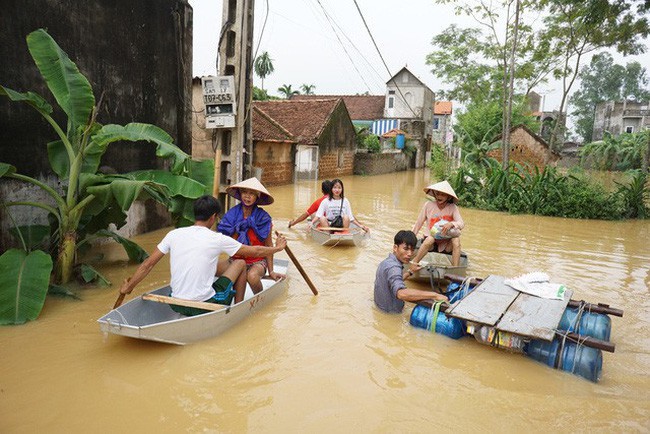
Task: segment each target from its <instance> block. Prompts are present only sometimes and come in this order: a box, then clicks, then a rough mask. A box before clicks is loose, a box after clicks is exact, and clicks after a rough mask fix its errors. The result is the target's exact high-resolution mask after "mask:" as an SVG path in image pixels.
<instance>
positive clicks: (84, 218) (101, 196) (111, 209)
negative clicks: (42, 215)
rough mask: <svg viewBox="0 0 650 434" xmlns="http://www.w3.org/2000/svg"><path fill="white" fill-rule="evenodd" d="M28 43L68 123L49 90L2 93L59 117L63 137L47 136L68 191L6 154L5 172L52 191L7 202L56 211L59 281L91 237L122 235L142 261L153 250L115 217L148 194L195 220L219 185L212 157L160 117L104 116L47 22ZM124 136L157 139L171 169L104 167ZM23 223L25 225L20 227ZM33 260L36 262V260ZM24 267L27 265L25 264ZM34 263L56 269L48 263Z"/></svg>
mask: <svg viewBox="0 0 650 434" xmlns="http://www.w3.org/2000/svg"><path fill="white" fill-rule="evenodd" d="M27 46H28V48H29V51H30V54H31V56H32V58H33V59H34V62H35V64H36V66H37V67H38V69H39V71H40V73H41V75H42V76H43V78H44V79H45V82H46V84H47V87H48V88H49V90H50V92H51V93H52V95H53V96H54V99H55V100H56V102H57V104H58V106H59V107H60V108H61V110H62V111H63V113H65V115H66V117H67V122H66V128H65V130H64V128H62V127H61V126H60V125H59V124H58V123H57V122H56V121H55V120H54V119H53V117H52V113H53V111H54V110H53V107H52V106H51V105H50V104H49V103H48V102H47V101H46V100H45V98H43V97H42V96H40V95H38V94H36V93H34V92H18V91H15V90H12V89H9V88H7V87H5V86H2V85H0V96H6V97H8V98H9V99H10V100H11V101H15V102H21V103H25V104H28V105H29V106H31V107H32V108H33V109H35V110H36V111H37V112H39V113H40V114H41V116H42V117H43V119H44V120H45V121H46V122H47V123H49V124H50V125H51V127H52V129H53V130H54V132H55V133H56V140H55V141H52V142H50V143H48V144H47V153H48V158H49V161H50V165H51V167H52V170H53V172H54V173H55V174H56V175H57V176H58V178H59V180H60V182H61V185H62V186H63V190H64V191H63V193H61V194H60V193H59V192H57V191H56V189H54V188H52V187H51V186H50V185H48V184H46V183H44V182H41V181H40V180H38V179H35V178H32V177H29V176H25V175H22V174H20V173H18V172H17V170H16V168H15V167H14V166H12V165H10V164H6V163H2V162H0V178H9V179H14V180H18V181H23V182H26V183H29V184H32V185H35V186H37V187H39V188H40V189H42V190H43V191H44V192H46V193H47V194H48V195H49V196H50V197H51V199H52V201H51V202H50V203H40V202H35V201H29V200H23V201H14V202H7V203H5V204H4V206H6V207H11V206H33V207H37V208H41V209H43V210H45V211H47V212H48V215H49V216H50V221H51V222H52V228H53V229H52V231H51V234H50V243H51V245H52V256H53V259H54V261H53V263H54V276H53V277H54V279H53V280H54V282H55V283H56V284H65V283H67V282H69V281H70V279H71V277H72V275H73V267H74V266H75V260H76V253H77V246H78V244H82V245H83V244H86V243H87V241H89V240H91V239H93V238H96V237H111V238H113V239H115V240H116V241H118V242H119V243H121V244H122V245H123V246H124V248H125V250H126V251H127V254H128V255H129V258H130V259H132V260H139V261H142V260H143V259H144V258H145V257H146V253H145V252H144V251H143V250H142V249H141V248H140V247H139V246H137V244H135V243H133V242H131V241H129V240H126V239H124V238H122V237H120V236H119V235H118V234H116V233H114V232H112V231H109V230H108V227H109V225H110V224H111V223H112V224H114V225H115V226H116V227H117V228H120V227H121V226H123V225H124V224H125V223H126V212H127V211H128V209H129V208H130V207H131V205H132V204H133V202H134V201H136V200H146V199H154V200H156V201H158V202H160V203H162V204H165V205H166V206H167V207H168V208H169V209H170V210H171V211H172V212H173V213H174V215H175V216H176V219H177V223H178V224H184V223H186V222H187V221H191V220H192V215H191V208H190V207H189V206H188V203H191V202H192V201H193V199H195V198H197V197H199V196H201V195H202V194H205V193H207V192H209V191H210V190H211V182H212V181H211V180H212V171H211V170H212V167H211V164H210V163H211V162H210V161H205V162H198V161H193V160H191V158H190V157H189V156H188V155H187V154H186V153H185V152H183V151H182V150H181V149H180V148H178V147H177V146H176V145H174V143H173V140H172V138H171V136H169V134H167V133H166V132H165V131H163V130H162V129H160V128H158V127H156V126H154V125H150V124H142V123H130V124H127V125H123V126H122V125H113V124H110V125H101V124H99V123H98V122H97V120H96V117H97V112H98V109H97V106H96V101H95V97H94V94H93V90H92V88H91V86H90V83H89V82H88V80H87V79H86V77H85V76H84V75H83V74H82V73H81V72H79V70H78V68H77V66H76V65H75V63H74V62H72V61H71V60H70V59H69V57H68V56H67V54H66V53H65V52H64V51H63V50H62V49H61V47H59V45H58V44H57V43H56V41H54V39H53V38H52V37H51V36H50V35H49V34H48V33H47V32H46V31H45V30H43V29H39V30H36V31H34V32H32V33H30V34H29V35H28V36H27ZM118 141H130V142H149V143H153V144H154V145H155V146H156V155H157V156H158V157H161V158H165V159H168V160H169V161H170V163H171V164H170V171H164V170H147V171H138V172H133V173H126V174H103V173H100V172H99V171H98V170H99V167H100V161H101V158H102V156H103V155H104V153H105V152H106V150H107V148H108V146H109V145H110V144H111V143H114V142H118ZM15 229H16V230H18V231H20V228H15ZM3 256H4V255H3ZM11 258H12V259H11V263H13V262H15V261H17V260H18V259H16V258H20V257H19V256H16V255H15V253H12V254H11ZM25 264H26V265H25V266H29V263H28V262H25ZM22 270H23V271H25V270H24V267H23V268H22ZM14 271H15V270H13V268H12V267H5V268H2V269H0V273H5V274H6V273H13V272H14ZM29 271H30V272H33V273H41V274H42V273H43V272H47V273H48V274H49V271H47V270H46V269H45V268H43V267H41V268H37V269H33V270H29ZM14 289H15V290H16V291H18V289H17V288H14ZM45 291H47V287H46V288H45ZM0 302H2V298H1V297H0Z"/></svg>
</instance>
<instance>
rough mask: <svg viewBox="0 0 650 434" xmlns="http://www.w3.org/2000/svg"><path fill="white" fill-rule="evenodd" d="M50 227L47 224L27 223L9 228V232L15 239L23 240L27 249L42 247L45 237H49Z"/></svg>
mask: <svg viewBox="0 0 650 434" xmlns="http://www.w3.org/2000/svg"><path fill="white" fill-rule="evenodd" d="M50 232H51V231H50V227H49V226H47V225H27V226H18V227H13V228H11V229H9V233H10V234H11V235H13V237H14V238H15V239H16V240H19V241H20V240H21V239H22V240H24V241H25V247H26V248H27V249H28V250H32V249H34V248H38V247H42V245H43V244H45V241H46V239H48V238H49V237H50Z"/></svg>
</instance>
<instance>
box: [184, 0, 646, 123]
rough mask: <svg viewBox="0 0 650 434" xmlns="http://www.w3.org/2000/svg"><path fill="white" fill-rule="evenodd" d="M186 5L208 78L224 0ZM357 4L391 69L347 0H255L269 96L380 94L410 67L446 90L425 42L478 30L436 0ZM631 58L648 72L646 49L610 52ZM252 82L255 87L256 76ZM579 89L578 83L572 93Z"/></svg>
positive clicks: (197, 61) (549, 88)
mask: <svg viewBox="0 0 650 434" xmlns="http://www.w3.org/2000/svg"><path fill="white" fill-rule="evenodd" d="M189 2H190V4H191V5H192V8H193V9H194V54H193V56H194V62H193V63H194V65H193V71H194V75H195V76H202V75H214V74H215V73H216V67H215V60H216V51H217V41H218V37H219V31H220V29H221V12H222V2H221V1H217V0H189ZM357 3H358V4H359V7H360V9H361V12H362V13H363V16H364V17H365V20H366V22H367V24H368V27H369V28H370V32H371V34H372V36H373V37H374V39H375V42H376V43H377V46H378V47H379V51H380V52H381V55H382V56H383V58H384V60H385V61H386V65H387V66H388V70H389V71H390V74H389V72H388V71H387V69H386V66H384V64H383V62H382V60H381V58H380V57H379V54H378V53H377V50H376V49H375V47H374V46H373V43H372V40H371V39H370V35H369V34H368V31H367V30H366V28H365V26H364V24H363V21H362V20H361V17H360V15H359V13H358V11H357V9H356V7H355V4H354V2H353V1H352V0H320V1H319V0H268V2H267V1H266V0H256V1H255V18H254V20H255V32H254V50H257V53H258V54H259V53H261V52H263V51H268V52H269V55H270V56H271V58H272V59H273V66H274V68H275V71H274V72H273V74H271V75H270V76H268V77H267V78H266V79H265V80H264V88H265V89H266V90H267V91H268V92H269V94H271V95H277V96H279V94H278V92H277V88H278V87H280V86H282V85H283V84H290V85H291V86H292V87H293V89H299V88H300V85H302V84H313V85H315V86H316V88H315V93H316V94H352V95H354V94H356V93H364V92H366V91H369V92H370V93H371V94H374V95H383V94H384V93H385V83H386V81H388V79H389V78H390V76H391V75H392V74H395V73H396V72H397V71H399V70H400V69H401V68H402V67H403V66H408V68H409V70H411V72H413V73H414V74H415V75H416V76H417V77H418V78H419V79H420V80H422V82H424V83H425V84H426V85H427V86H429V87H430V88H431V89H432V90H433V91H434V92H435V91H437V90H440V89H444V88H445V85H444V83H442V82H441V81H440V79H438V78H436V77H435V76H434V75H433V74H432V73H431V67H430V66H429V65H426V63H425V58H426V55H427V54H428V53H430V52H431V51H432V50H433V47H432V45H431V39H432V38H433V36H434V35H436V34H438V33H440V32H441V31H442V30H443V29H445V28H446V27H447V26H449V25H450V24H454V23H455V24H458V25H459V26H462V27H476V25H475V24H474V22H473V21H472V20H471V19H470V18H467V17H465V16H455V15H454V13H453V8H452V6H449V5H439V4H436V3H435V2H434V0H402V1H395V0H357ZM267 5H268V8H267ZM321 5H322V6H321ZM323 8H324V9H325V11H324V10H323ZM267 10H268V18H266V17H267ZM326 14H327V16H329V18H330V19H329V20H328V19H327V18H326ZM265 18H266V25H265V26H264V23H265ZM263 26H264V30H263V31H262V27H263ZM332 27H334V29H335V30H336V33H335V30H333V29H332ZM337 35H338V38H337ZM260 36H261V39H260ZM339 38H340V40H341V41H339ZM343 47H345V49H344V48H343ZM631 60H638V61H640V62H641V63H642V64H643V65H644V66H645V67H646V68H648V69H650V55H649V54H646V55H644V56H637V57H626V58H623V57H621V56H616V61H617V62H618V63H621V64H625V63H627V62H629V61H631ZM585 63H588V61H587V62H585ZM254 81H255V85H256V86H258V87H261V82H260V79H259V78H258V77H257V76H255V78H254ZM561 88H562V85H561V83H559V82H557V83H549V84H546V85H542V86H540V87H539V88H538V89H536V91H537V92H538V93H540V94H547V95H546V98H545V107H544V109H545V110H552V109H556V108H558V107H559V104H560V98H561ZM577 88H578V83H576V84H575V85H574V87H573V90H576V89H577ZM456 108H457V107H456Z"/></svg>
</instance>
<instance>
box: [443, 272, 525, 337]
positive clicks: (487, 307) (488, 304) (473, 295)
mask: <svg viewBox="0 0 650 434" xmlns="http://www.w3.org/2000/svg"><path fill="white" fill-rule="evenodd" d="M504 280H505V278H504V277H502V276H496V275H490V276H488V277H487V278H486V279H485V280H483V282H481V283H480V284H479V285H477V286H476V287H475V288H474V290H473V291H472V292H470V293H469V294H468V295H467V296H465V297H464V298H463V299H462V300H460V301H458V302H456V303H454V304H453V305H452V306H451V307H450V308H449V309H447V312H446V313H447V315H449V316H452V317H455V318H460V319H462V320H465V321H472V322H477V323H481V324H487V325H489V326H495V325H496V324H497V322H498V321H499V319H501V317H502V316H503V314H504V312H505V311H506V310H508V307H509V306H510V305H511V304H512V302H513V301H514V300H515V298H517V296H518V295H519V292H518V291H516V290H514V289H513V288H511V287H509V286H508V285H506V284H504V283H503V281H504Z"/></svg>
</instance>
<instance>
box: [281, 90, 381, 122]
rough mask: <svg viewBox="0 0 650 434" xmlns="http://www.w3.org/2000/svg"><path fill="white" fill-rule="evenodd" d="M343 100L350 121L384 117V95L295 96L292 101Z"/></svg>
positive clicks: (372, 119)
mask: <svg viewBox="0 0 650 434" xmlns="http://www.w3.org/2000/svg"><path fill="white" fill-rule="evenodd" d="M337 98H343V102H344V103H345V106H346V107H347V108H348V113H350V119H352V120H355V121H356V120H358V121H374V120H376V119H381V118H383V117H384V101H385V97H384V95H294V96H292V97H291V100H292V101H300V100H303V101H304V100H314V99H337Z"/></svg>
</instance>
